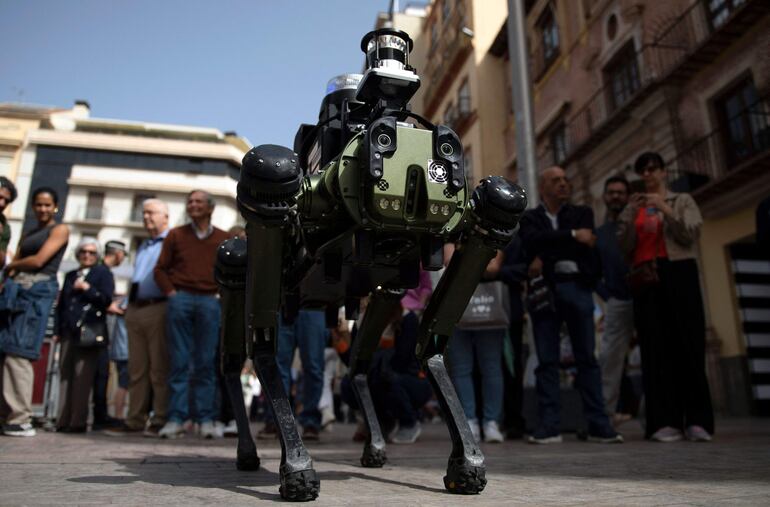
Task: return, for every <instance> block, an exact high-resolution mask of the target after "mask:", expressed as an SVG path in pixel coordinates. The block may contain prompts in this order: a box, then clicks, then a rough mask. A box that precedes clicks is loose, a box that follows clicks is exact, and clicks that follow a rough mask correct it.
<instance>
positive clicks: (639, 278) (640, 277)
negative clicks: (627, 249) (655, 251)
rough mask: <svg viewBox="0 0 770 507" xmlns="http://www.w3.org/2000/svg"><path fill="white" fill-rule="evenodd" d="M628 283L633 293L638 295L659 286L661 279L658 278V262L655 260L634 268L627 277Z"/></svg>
mask: <svg viewBox="0 0 770 507" xmlns="http://www.w3.org/2000/svg"><path fill="white" fill-rule="evenodd" d="M626 282H627V283H628V288H629V289H630V290H631V292H632V293H638V292H640V291H642V290H644V289H646V288H649V287H654V286H656V285H658V284H659V283H660V277H659V276H658V263H657V261H655V260H654V259H653V260H651V261H645V262H642V263H640V264H637V265H636V266H634V267H632V268H631V270H630V271H629V272H628V275H626Z"/></svg>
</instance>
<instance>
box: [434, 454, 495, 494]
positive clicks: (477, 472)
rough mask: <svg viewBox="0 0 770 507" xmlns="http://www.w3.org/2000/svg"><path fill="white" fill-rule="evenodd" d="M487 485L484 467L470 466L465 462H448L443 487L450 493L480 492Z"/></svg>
mask: <svg viewBox="0 0 770 507" xmlns="http://www.w3.org/2000/svg"><path fill="white" fill-rule="evenodd" d="M486 485H487V478H486V468H485V467H483V466H480V467H475V466H470V465H468V464H467V463H466V462H464V461H463V462H462V463H457V462H452V461H450V462H449V467H448V468H447V474H446V476H445V477H444V487H445V488H446V489H447V491H449V492H450V493H456V494H458V495H475V494H477V493H481V492H482V491H483V490H484V487H485V486H486Z"/></svg>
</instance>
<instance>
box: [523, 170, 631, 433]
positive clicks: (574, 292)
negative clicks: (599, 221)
mask: <svg viewBox="0 0 770 507" xmlns="http://www.w3.org/2000/svg"><path fill="white" fill-rule="evenodd" d="M538 190H539V192H540V197H541V200H542V204H541V205H540V206H538V207H537V208H535V209H533V210H529V211H528V212H527V213H525V214H524V216H523V217H522V219H521V230H520V235H521V239H522V242H523V244H524V249H525V251H526V252H527V254H528V255H529V257H530V258H531V259H532V262H531V264H530V269H529V274H530V277H532V278H535V277H539V276H543V278H544V279H545V282H546V283H547V285H548V287H549V288H550V290H551V291H552V293H553V302H552V304H550V305H545V306H539V309H538V310H537V311H532V312H531V313H532V315H531V317H532V325H533V331H534V338H535V349H536V351H537V358H538V367H537V369H536V370H535V376H536V378H537V396H538V415H539V426H538V428H537V430H536V431H535V432H534V434H533V435H531V436H530V438H529V441H530V442H531V443H538V444H549V443H558V442H561V440H562V439H561V433H560V425H561V422H560V411H561V407H560V389H559V358H560V330H561V326H562V323H566V324H567V329H568V330H569V335H570V340H571V342H572V351H573V354H574V356H575V362H576V366H577V370H578V373H577V377H576V379H575V386H576V387H577V388H578V390H579V391H580V396H581V398H582V400H583V413H584V414H585V416H586V419H587V420H588V438H589V440H592V441H596V442H603V443H610V442H622V441H623V437H622V436H620V435H619V434H618V433H617V432H615V431H614V430H613V429H612V426H611V424H610V422H609V419H608V418H607V415H606V414H605V412H604V402H603V400H602V387H601V371H600V369H599V364H598V362H597V360H596V356H595V355H594V345H595V330H594V321H593V311H594V303H593V297H592V294H591V293H592V290H593V286H594V285H595V283H596V281H597V280H598V278H599V276H600V275H601V267H600V263H599V259H598V256H597V254H596V251H595V250H594V243H595V242H596V236H595V235H594V232H593V231H594V215H593V211H592V210H591V208H589V207H587V206H576V205H572V204H569V203H568V201H569V197H570V186H569V182H568V181H567V176H566V173H565V172H564V169H562V168H560V167H551V168H548V169H546V170H545V171H543V172H542V173H541V175H540V179H539V182H538Z"/></svg>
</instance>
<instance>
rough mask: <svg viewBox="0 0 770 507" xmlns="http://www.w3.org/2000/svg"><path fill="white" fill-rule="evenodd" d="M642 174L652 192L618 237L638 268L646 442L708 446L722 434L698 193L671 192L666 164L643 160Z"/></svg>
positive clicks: (646, 156)
mask: <svg viewBox="0 0 770 507" xmlns="http://www.w3.org/2000/svg"><path fill="white" fill-rule="evenodd" d="M634 169H635V171H636V173H637V174H639V176H640V177H641V179H642V181H643V182H644V187H645V191H644V192H638V193H634V194H632V195H631V198H630V201H629V203H628V206H627V207H626V208H625V209H624V210H623V212H622V213H621V214H620V217H619V219H618V238H619V239H620V242H621V247H622V248H623V250H624V251H625V253H626V255H627V256H628V259H629V260H630V263H631V275H630V276H629V285H630V286H631V290H632V292H633V296H634V320H635V324H636V330H637V334H638V337H639V345H640V348H641V353H642V378H643V386H644V395H645V413H646V426H645V436H646V438H649V439H650V440H653V441H657V442H675V441H677V440H681V439H682V438H683V437H686V438H687V439H689V440H692V441H700V442H707V441H709V440H711V435H712V434H713V432H714V414H713V410H712V406H711V394H710V392H709V385H708V380H707V379H706V365H705V356H706V327H705V314H704V311H703V298H702V297H701V289H700V279H699V276H698V265H697V263H696V260H695V259H696V255H697V243H698V236H699V235H700V229H701V226H702V224H703V219H702V217H701V213H700V210H699V209H698V205H697V204H696V203H695V200H694V199H693V198H692V196H690V194H685V193H675V192H672V191H670V190H669V189H668V180H667V173H666V169H665V166H664V163H663V158H662V157H661V156H660V155H659V154H658V153H653V152H648V153H643V154H642V155H640V156H639V158H637V160H636V163H635V164H634Z"/></svg>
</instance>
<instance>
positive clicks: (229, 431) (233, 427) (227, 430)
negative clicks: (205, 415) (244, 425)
mask: <svg viewBox="0 0 770 507" xmlns="http://www.w3.org/2000/svg"><path fill="white" fill-rule="evenodd" d="M222 436H225V437H237V436H238V425H237V424H235V419H233V420H232V421H230V422H229V423H227V426H225V427H224V428H223V430H222Z"/></svg>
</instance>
